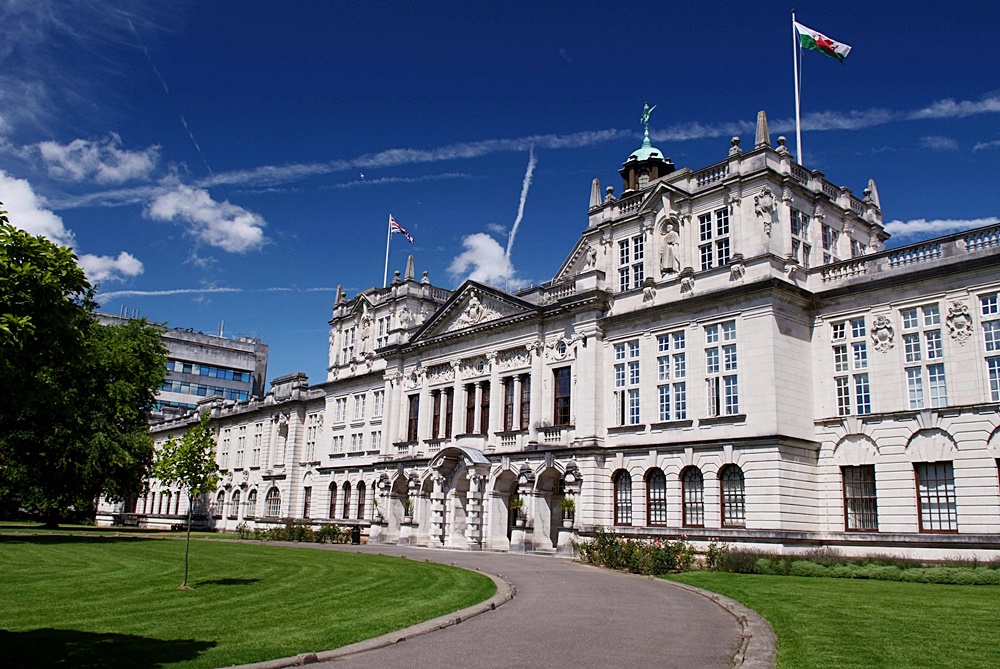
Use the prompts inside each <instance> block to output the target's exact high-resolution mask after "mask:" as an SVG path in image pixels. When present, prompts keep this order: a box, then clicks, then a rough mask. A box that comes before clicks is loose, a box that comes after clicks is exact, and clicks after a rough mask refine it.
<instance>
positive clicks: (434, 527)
mask: <svg viewBox="0 0 1000 669" xmlns="http://www.w3.org/2000/svg"><path fill="white" fill-rule="evenodd" d="M444 484H445V478H444V477H443V476H441V475H440V474H435V476H434V489H433V490H432V491H431V539H430V545H431V546H443V545H444V514H445V508H444V498H445V490H444Z"/></svg>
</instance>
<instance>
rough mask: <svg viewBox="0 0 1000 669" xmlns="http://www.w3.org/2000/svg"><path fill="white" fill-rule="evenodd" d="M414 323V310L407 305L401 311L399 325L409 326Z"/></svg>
mask: <svg viewBox="0 0 1000 669" xmlns="http://www.w3.org/2000/svg"><path fill="white" fill-rule="evenodd" d="M412 323H413V312H411V311H410V310H409V309H407V308H406V307H403V308H402V309H400V311H399V326H400V327H402V328H408V327H410V325H411V324H412Z"/></svg>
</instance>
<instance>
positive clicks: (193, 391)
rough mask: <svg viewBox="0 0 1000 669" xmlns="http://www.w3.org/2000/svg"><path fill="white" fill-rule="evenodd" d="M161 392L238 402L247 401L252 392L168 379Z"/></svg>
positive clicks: (161, 387)
mask: <svg viewBox="0 0 1000 669" xmlns="http://www.w3.org/2000/svg"><path fill="white" fill-rule="evenodd" d="M160 391H161V392H167V393H183V394H185V395H197V396H198V397H221V398H223V399H227V400H233V401H237V402H246V401H247V400H248V399H250V393H249V392H247V391H246V390H239V389H237V388H222V387H220V386H209V385H205V384H199V383H191V382H189V381H171V380H169V379H168V380H167V381H164V382H163V385H162V386H160Z"/></svg>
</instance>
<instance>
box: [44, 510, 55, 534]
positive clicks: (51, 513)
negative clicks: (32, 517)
mask: <svg viewBox="0 0 1000 669" xmlns="http://www.w3.org/2000/svg"><path fill="white" fill-rule="evenodd" d="M43 527H44V528H45V529H46V530H58V529H59V510H58V509H50V510H48V511H46V512H45V525H44V526H43Z"/></svg>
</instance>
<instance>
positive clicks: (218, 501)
mask: <svg viewBox="0 0 1000 669" xmlns="http://www.w3.org/2000/svg"><path fill="white" fill-rule="evenodd" d="M160 502H161V503H162V502H163V494H162V493H161V494H160ZM225 510H226V491H225V490H220V491H219V496H218V497H216V498H215V511H214V512H213V513H212V515H214V516H221V515H222V514H223V513H224V512H225Z"/></svg>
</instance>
